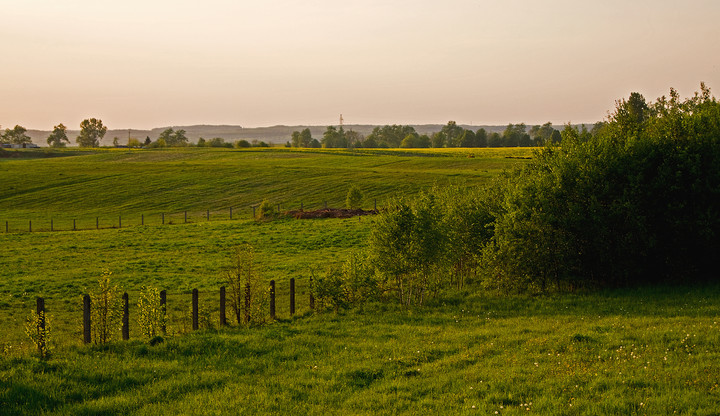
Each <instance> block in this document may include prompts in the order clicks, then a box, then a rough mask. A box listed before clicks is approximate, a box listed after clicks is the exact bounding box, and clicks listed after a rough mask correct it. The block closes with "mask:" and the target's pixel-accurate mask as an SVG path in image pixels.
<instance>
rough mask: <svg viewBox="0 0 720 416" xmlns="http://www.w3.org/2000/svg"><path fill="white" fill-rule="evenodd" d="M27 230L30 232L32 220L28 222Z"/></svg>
mask: <svg viewBox="0 0 720 416" xmlns="http://www.w3.org/2000/svg"><path fill="white" fill-rule="evenodd" d="M28 230H29V231H30V232H32V220H30V223H29V225H28Z"/></svg>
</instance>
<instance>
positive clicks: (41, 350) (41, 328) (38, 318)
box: [25, 311, 52, 359]
mask: <svg viewBox="0 0 720 416" xmlns="http://www.w3.org/2000/svg"><path fill="white" fill-rule="evenodd" d="M51 328H52V319H51V318H50V316H49V315H46V314H45V312H42V311H41V312H40V313H39V314H38V313H37V312H35V311H30V315H28V316H27V318H26V319H25V335H27V336H28V338H30V342H32V344H33V345H34V346H35V348H36V349H37V352H38V355H40V358H41V359H45V358H47V357H48V355H49V354H50V349H51V340H52V337H51V335H52V332H51Z"/></svg>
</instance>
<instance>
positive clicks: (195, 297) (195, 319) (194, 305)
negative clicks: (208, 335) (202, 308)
mask: <svg viewBox="0 0 720 416" xmlns="http://www.w3.org/2000/svg"><path fill="white" fill-rule="evenodd" d="M199 327H200V326H199V325H198V290H197V289H193V291H192V329H193V331H197V329H198V328H199Z"/></svg>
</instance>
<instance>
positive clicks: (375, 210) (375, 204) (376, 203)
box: [375, 199, 377, 211]
mask: <svg viewBox="0 0 720 416" xmlns="http://www.w3.org/2000/svg"><path fill="white" fill-rule="evenodd" d="M375 211H377V199H375Z"/></svg>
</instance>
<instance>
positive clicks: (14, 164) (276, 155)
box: [0, 148, 531, 232]
mask: <svg viewBox="0 0 720 416" xmlns="http://www.w3.org/2000/svg"><path fill="white" fill-rule="evenodd" d="M44 152H45V151H44V150H36V151H34V153H33V152H28V153H27V154H28V156H37V155H42V154H44ZM66 152H67V154H68V156H67V157H53V158H42V159H36V158H32V159H25V160H17V159H0V183H2V184H4V186H2V187H0V232H2V231H4V226H5V222H6V221H8V227H9V228H10V229H11V230H16V231H25V230H28V229H29V222H30V221H32V222H33V228H34V229H37V230H40V229H48V230H49V229H50V221H51V219H52V220H53V227H54V228H56V229H66V230H67V229H72V221H73V220H76V223H77V226H78V228H95V226H96V218H97V217H99V222H100V227H101V228H105V227H115V226H118V225H119V224H118V222H119V221H120V218H121V217H122V218H123V225H131V224H139V223H140V221H141V215H144V216H145V217H146V218H147V220H146V224H153V223H155V224H160V223H161V215H162V214H163V213H164V214H165V215H173V216H174V221H175V222H177V221H178V215H180V216H182V218H183V221H184V212H185V211H188V215H189V216H190V217H191V220H193V221H195V220H199V219H200V218H202V217H204V216H205V215H206V212H207V210H210V211H211V219H223V218H229V208H230V207H233V209H234V214H236V215H238V216H244V217H245V218H249V217H250V216H251V212H252V211H251V208H250V207H251V206H252V205H257V204H259V203H260V202H261V201H262V200H264V199H267V200H269V201H271V202H272V203H273V204H281V207H282V208H283V209H297V208H299V207H300V204H301V203H302V204H303V206H304V207H305V208H306V209H316V208H320V207H322V206H324V203H325V202H326V201H327V203H328V204H329V205H330V206H332V207H341V206H342V205H343V204H344V201H345V195H346V193H347V190H348V188H349V187H350V185H352V184H355V185H357V186H358V187H360V189H361V190H362V191H363V192H364V194H365V200H366V202H365V208H372V207H373V203H374V201H375V200H377V202H378V204H382V203H384V202H385V201H386V200H387V199H388V198H390V197H392V196H395V195H411V194H413V193H415V192H417V191H419V190H420V189H423V188H427V187H428V186H431V185H433V184H435V183H437V184H444V183H451V182H466V183H470V184H482V183H484V182H486V181H487V180H488V179H489V178H491V177H493V176H494V175H496V174H497V173H498V172H499V171H501V170H502V169H506V168H509V167H512V166H516V165H518V164H519V163H522V162H523V159H514V157H528V156H530V154H531V150H530V149H520V148H519V149H471V150H470V149H453V150H439V151H438V150H436V151H432V150H430V151H400V150H385V151H380V150H378V151H370V150H365V151H344V150H314V151H310V150H291V149H284V148H278V149H251V150H233V149H196V148H187V149H165V150H155V151H147V150H128V149H105V150H100V151H97V152H93V153H91V154H80V155H78V154H77V150H70V149H68V150H66ZM51 154H52V155H58V154H59V155H62V154H63V153H62V152H61V153H51ZM471 155H472V156H473V157H469V156H471ZM172 219H173V218H170V219H169V220H172Z"/></svg>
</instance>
